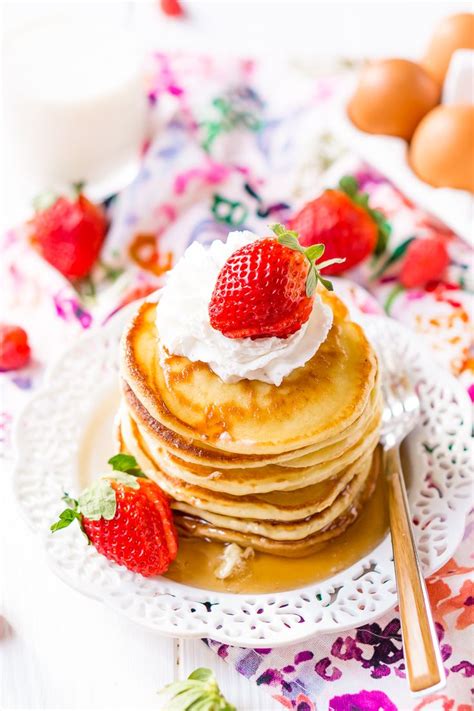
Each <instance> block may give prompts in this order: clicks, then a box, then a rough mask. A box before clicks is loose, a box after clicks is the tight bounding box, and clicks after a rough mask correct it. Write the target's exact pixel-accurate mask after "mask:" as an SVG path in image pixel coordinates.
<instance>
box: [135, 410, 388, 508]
mask: <svg viewBox="0 0 474 711" xmlns="http://www.w3.org/2000/svg"><path fill="white" fill-rule="evenodd" d="M121 435H122V438H123V442H124V446H125V448H126V449H127V451H128V452H130V453H131V454H133V455H134V456H135V458H136V459H137V461H138V463H139V465H140V466H141V468H142V470H143V471H145V473H147V474H148V475H149V476H150V478H153V479H154V480H155V481H156V482H157V483H158V484H159V485H160V487H161V488H162V489H163V490H164V491H166V492H167V493H168V494H169V495H170V496H171V497H172V498H173V499H176V500H177V501H180V502H184V503H187V504H189V505H191V506H194V507H196V508H198V509H202V510H203V511H204V512H206V511H209V512H212V513H218V514H224V515H231V516H235V517H238V518H254V519H256V520H276V521H293V520H298V519H302V518H305V517H308V516H312V515H313V514H315V513H318V512H319V511H322V510H323V509H325V508H328V507H329V506H331V504H332V503H333V502H334V500H335V499H336V498H337V496H338V495H339V494H340V493H341V492H342V491H343V490H344V489H345V487H346V486H347V484H349V482H350V481H351V480H352V478H353V477H354V476H355V475H356V474H357V473H358V471H359V470H360V468H361V460H362V459H363V457H361V458H359V459H358V460H357V461H355V462H353V463H352V464H351V465H350V466H348V467H346V468H344V469H343V470H342V471H341V472H340V473H338V475H337V476H335V477H331V478H327V479H325V480H324V481H322V482H320V483H317V484H314V485H311V486H303V487H301V488H298V489H297V490H294V491H291V492H288V491H275V490H273V491H270V492H268V493H262V494H255V493H253V494H250V493H249V494H247V495H240V496H234V495H232V494H228V493H222V492H216V491H213V490H209V489H206V488H203V487H200V486H196V485H193V484H190V483H188V482H185V481H183V480H181V479H179V478H176V477H173V476H170V475H169V474H167V473H166V472H165V471H164V470H163V469H162V468H159V467H158V466H157V465H156V463H155V462H153V460H152V459H151V458H150V457H149V452H148V451H147V450H146V447H143V446H141V443H140V440H139V439H137V438H135V437H134V432H133V425H132V423H131V422H130V421H129V422H128V423H127V422H126V421H125V422H124V423H123V425H122V427H121ZM376 443H377V440H375V443H374V445H373V447H372V449H371V451H370V452H369V453H370V454H371V452H372V451H373V448H374V447H375V445H376ZM365 456H366V455H365ZM362 466H363V464H362ZM204 515H205V514H204Z"/></svg>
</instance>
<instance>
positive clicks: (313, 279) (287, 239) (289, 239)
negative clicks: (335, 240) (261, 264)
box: [270, 225, 346, 297]
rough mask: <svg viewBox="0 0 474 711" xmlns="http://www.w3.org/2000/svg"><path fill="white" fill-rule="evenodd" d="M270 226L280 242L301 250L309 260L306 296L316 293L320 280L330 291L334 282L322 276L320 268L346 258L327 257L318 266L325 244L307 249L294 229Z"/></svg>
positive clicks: (314, 245) (340, 262) (340, 261)
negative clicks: (301, 243)
mask: <svg viewBox="0 0 474 711" xmlns="http://www.w3.org/2000/svg"><path fill="white" fill-rule="evenodd" d="M270 228H271V230H272V232H274V234H275V235H276V236H277V238H278V242H279V243H280V244H283V245H284V246H285V247H290V249H294V250H296V251H297V252H301V253H302V254H304V255H305V257H306V258H307V260H308V262H309V269H308V276H307V278H306V296H308V297H310V296H312V295H313V294H314V292H315V290H316V287H317V285H318V281H320V282H321V284H322V285H323V286H325V287H326V289H328V291H332V290H333V285H332V283H331V282H330V281H329V279H324V278H323V277H322V276H321V274H320V270H321V269H324V267H328V266H329V265H330V264H342V262H345V261H346V260H345V259H342V258H339V257H336V258H334V259H327V260H326V261H325V262H320V263H319V264H318V265H317V266H316V262H317V261H318V259H320V258H321V257H322V256H323V254H324V250H325V247H324V244H312V245H311V246H310V247H307V248H306V249H305V248H304V247H302V246H301V245H300V243H299V241H298V233H297V232H295V231H294V230H288V229H286V227H285V226H284V225H270Z"/></svg>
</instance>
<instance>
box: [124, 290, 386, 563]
mask: <svg viewBox="0 0 474 711" xmlns="http://www.w3.org/2000/svg"><path fill="white" fill-rule="evenodd" d="M321 296H322V298H323V299H324V301H325V302H326V303H327V304H329V306H330V307H331V308H332V311H333V314H334V321H333V325H332V328H331V330H330V332H329V335H328V337H327V339H326V341H325V342H324V343H323V344H322V345H321V347H320V348H319V349H318V351H317V352H316V354H315V355H314V356H313V358H312V359H311V360H309V361H308V362H307V363H306V365H305V366H303V367H301V368H297V369H296V370H294V371H293V372H292V373H291V374H290V375H289V376H288V377H286V378H285V379H284V380H283V382H282V384H281V385H280V386H278V387H277V386H275V385H271V384H267V383H263V382H260V381H257V380H241V381H239V382H237V383H224V382H223V381H222V380H221V379H220V378H219V377H218V376H217V375H216V374H215V373H214V372H213V371H212V370H211V369H210V368H209V366H208V365H207V364H205V363H202V362H191V361H189V360H188V359H187V358H185V357H183V356H176V355H173V354H170V353H168V352H167V351H166V350H165V349H164V347H163V346H162V345H161V344H160V334H159V333H158V330H157V326H156V304H154V303H144V304H143V305H142V306H141V307H140V309H139V310H138V313H137V314H136V316H135V318H134V319H133V321H132V323H131V324H130V326H129V327H128V329H127V330H126V332H125V334H124V337H123V343H122V352H121V374H122V404H121V408H120V412H119V436H120V443H121V447H122V449H123V451H127V452H129V453H130V454H132V455H133V456H134V457H135V458H136V459H137V461H138V463H139V465H140V467H141V468H142V469H143V471H144V472H145V473H146V474H147V475H148V476H149V477H151V478H152V479H155V480H156V481H157V482H158V484H159V485H160V487H161V488H162V489H163V490H164V491H166V492H167V493H168V494H169V495H170V497H171V498H172V507H173V509H174V513H175V521H176V525H177V527H178V530H179V531H180V533H182V534H185V535H189V536H197V537H200V538H208V539H213V540H218V541H223V542H235V543H238V544H241V545H244V546H251V547H252V548H255V549H256V550H260V551H265V552H268V553H273V554H276V555H287V556H303V555H307V554H309V553H312V552H314V551H315V550H317V549H318V548H319V547H320V546H321V545H322V544H323V543H325V542H326V541H328V540H330V539H331V538H334V537H335V536H337V535H339V534H340V533H342V531H344V530H345V529H346V528H347V526H348V525H350V524H351V523H352V522H353V521H354V520H355V518H356V517H357V515H358V513H359V512H360V510H361V508H362V507H363V505H364V503H365V501H366V500H367V499H368V497H369V496H370V495H371V493H372V491H373V489H374V486H375V482H376V478H377V473H378V453H377V449H376V448H377V444H378V440H379V427H380V421H381V397H380V392H379V382H378V367H377V359H376V356H375V354H374V351H373V350H372V348H371V346H370V344H369V342H368V341H367V339H366V337H365V335H364V332H363V331H362V329H361V328H360V326H358V325H357V324H355V323H354V322H352V321H351V320H350V319H349V317H348V312H347V309H346V308H345V306H344V305H343V304H342V303H341V301H340V300H339V299H338V298H337V297H336V296H334V295H333V294H331V293H329V292H326V291H324V292H323V293H322V294H321Z"/></svg>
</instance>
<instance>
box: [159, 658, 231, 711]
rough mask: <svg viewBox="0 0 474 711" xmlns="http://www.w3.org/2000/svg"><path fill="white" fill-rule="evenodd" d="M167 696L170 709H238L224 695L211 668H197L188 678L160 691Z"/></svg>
mask: <svg viewBox="0 0 474 711" xmlns="http://www.w3.org/2000/svg"><path fill="white" fill-rule="evenodd" d="M160 696H166V697H167V699H168V701H167V705H166V708H167V710H168V711H193V710H194V709H195V711H198V710H199V711H236V708H235V706H233V705H232V704H230V703H229V702H228V701H227V700H226V699H225V698H224V697H223V696H222V693H221V691H220V689H219V687H218V685H217V682H216V678H215V676H214V674H213V673H212V671H211V670H210V669H205V668H204V667H200V668H199V669H195V670H194V671H193V672H192V673H191V674H190V675H189V676H188V678H187V679H186V680H184V681H175V682H174V683H172V684H168V685H167V686H165V688H164V689H163V690H162V691H161V692H160Z"/></svg>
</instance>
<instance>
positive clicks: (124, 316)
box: [12, 300, 470, 648]
mask: <svg viewBox="0 0 474 711" xmlns="http://www.w3.org/2000/svg"><path fill="white" fill-rule="evenodd" d="M142 301H143V300H142ZM139 303H140V302H138V301H135V302H133V303H131V304H129V305H127V306H126V307H124V308H123V309H121V310H120V311H118V312H117V313H116V314H114V315H113V316H112V317H111V318H110V319H109V321H108V322H107V323H106V324H105V325H102V326H94V327H93V328H92V329H91V330H90V331H89V332H87V333H84V334H82V335H81V337H80V338H79V339H77V340H75V341H74V342H73V343H72V344H71V345H70V346H69V347H67V348H66V349H65V350H64V351H63V352H62V354H61V355H60V356H59V357H58V358H57V359H56V360H55V361H54V362H53V363H52V364H51V365H50V366H49V367H48V369H47V371H46V373H45V378H44V381H43V383H42V386H41V387H40V388H39V389H38V391H37V392H35V393H34V394H33V395H32V396H31V398H29V399H28V401H27V403H26V404H25V406H24V408H23V409H22V411H21V412H20V413H19V415H18V417H17V418H16V421H15V427H14V432H13V452H14V465H13V467H12V473H13V482H12V484H13V487H14V493H15V498H16V500H17V503H18V506H19V508H20V511H21V515H22V517H23V519H24V520H26V522H27V524H28V526H29V528H30V529H32V530H33V531H34V532H35V533H39V535H40V538H41V539H42V547H43V552H44V554H45V558H46V561H47V563H48V566H49V567H50V569H52V570H53V572H54V573H55V575H57V576H58V577H59V578H60V579H61V580H62V581H63V582H64V583H66V584H67V585H69V586H70V587H72V588H73V589H75V590H78V591H79V592H81V593H82V594H84V595H85V596H87V597H90V598H92V599H95V600H100V601H101V602H103V603H104V604H107V605H108V606H109V607H112V608H113V609H115V610H116V611H118V612H120V613H121V614H125V615H126V616H127V617H128V618H129V619H132V620H133V621H135V622H137V623H138V624H141V625H143V626H146V627H148V628H150V627H151V628H152V629H154V630H155V631H157V632H159V633H160V634H163V635H166V636H169V637H177V636H179V637H181V638H185V637H186V638H200V637H203V636H205V637H211V638H212V639H214V640H216V641H219V642H222V643H224V644H231V645H235V646H239V647H248V648H255V647H256V648H259V647H261V646H262V645H264V644H266V640H265V639H260V640H259V639H255V638H248V639H247V638H246V637H243V636H238V637H236V638H233V637H232V636H231V635H229V634H227V633H225V634H222V635H221V634H219V631H218V630H214V629H213V630H208V629H206V627H205V625H204V624H202V625H201V628H200V629H196V630H179V632H178V631H176V632H173V631H172V630H171V629H170V630H168V629H159V630H158V629H157V628H156V627H155V626H153V625H151V624H149V623H148V624H147V620H146V619H145V618H144V617H142V618H140V617H138V616H137V615H135V614H133V611H132V610H123V609H122V608H119V606H118V605H115V604H114V599H113V596H111V595H107V594H106V593H104V591H103V590H100V588H97V589H90V588H87V586H86V585H82V584H81V583H82V581H80V580H79V579H78V578H75V579H74V580H72V579H71V577H70V576H69V577H68V575H67V573H66V572H65V571H64V570H63V568H61V566H59V565H57V564H56V563H55V561H54V559H53V558H52V557H51V555H49V554H48V551H47V550H46V536H47V534H46V533H44V534H43V535H42V534H41V530H38V528H37V527H35V525H34V524H33V522H32V521H31V520H30V519H29V518H28V516H27V515H26V513H27V512H26V510H25V509H24V507H23V505H22V501H21V495H20V493H19V490H18V476H17V474H18V473H19V472H20V470H21V467H22V465H23V459H24V457H25V455H24V454H23V453H22V451H21V450H22V436H23V435H22V429H23V426H22V423H23V420H24V419H25V417H26V416H27V411H28V409H29V407H30V406H31V403H32V402H34V401H35V400H36V399H39V398H41V397H44V396H45V394H46V393H47V392H48V390H50V389H51V387H52V386H53V379H54V373H55V372H56V371H57V370H58V368H61V366H62V363H63V362H64V360H65V359H66V358H68V357H70V355H71V354H72V353H74V351H75V350H76V349H77V348H78V345H79V344H83V343H84V342H88V341H94V340H95V339H96V338H98V337H100V336H104V332H105V330H107V331H110V332H111V333H112V334H115V333H116V331H117V330H118V329H120V330H121V329H122V328H123V326H124V324H125V323H126V321H127V320H128V319H129V318H130V316H131V315H132V314H133V313H134V312H135V310H136V309H137V307H138V305H139ZM362 316H363V319H362V320H366V319H378V320H379V321H380V322H383V321H387V322H390V323H391V324H396V327H397V328H399V329H400V330H402V331H404V332H405V334H406V335H409V336H410V338H411V339H415V340H416V341H417V342H418V344H419V347H420V350H421V352H422V353H425V354H426V353H429V351H428V349H427V348H426V346H425V345H424V344H423V342H422V340H421V338H420V337H419V336H418V335H417V334H416V333H413V331H411V330H410V329H408V328H407V327H406V326H404V325H403V324H401V323H400V322H398V321H395V320H394V319H390V318H388V317H387V316H384V315H380V316H379V315H377V316H372V315H369V316H366V315H365V314H363V315H362ZM432 367H433V369H434V370H435V371H438V372H439V373H440V374H442V377H443V380H444V382H446V383H447V384H448V387H449V388H450V389H451V390H454V391H455V394H456V396H457V397H458V398H459V400H460V401H461V402H462V401H464V402H463V403H462V404H463V406H464V408H466V411H470V403H469V400H468V397H467V393H466V392H465V390H464V389H463V388H462V385H461V384H460V383H459V382H458V380H456V378H454V376H453V375H452V374H451V373H449V372H448V371H447V370H445V369H443V368H442V367H441V366H440V365H438V364H437V363H433V364H432ZM464 508H465V510H463V511H462V520H463V523H464V522H465V517H466V515H467V513H468V509H469V506H465V507H464ZM460 513H461V512H460ZM463 529H464V525H463V526H460V527H459V533H458V535H457V536H456V539H455V545H454V546H450V549H449V550H447V551H445V553H444V554H443V555H441V556H439V558H438V559H437V561H436V566H435V567H434V568H430V570H429V573H428V574H429V575H431V574H433V573H434V572H436V571H437V570H439V568H441V567H442V566H443V565H444V564H445V563H446V562H447V561H448V560H449V559H450V558H451V557H452V555H453V554H454V552H455V550H456V549H457V547H458V546H459V544H460V542H461V540H462V535H463ZM387 546H389V547H390V548H391V543H390V532H389V531H388V532H387V534H386V536H385V537H384V538H383V539H382V540H381V541H380V542H379V543H378V544H377V546H376V547H375V548H374V549H373V550H372V551H370V552H369V553H367V554H366V555H365V556H363V557H362V558H361V559H359V560H358V561H356V562H355V563H353V564H352V565H351V566H349V567H348V568H345V569H344V570H342V571H339V572H338V573H336V574H335V575H333V576H330V577H328V578H326V579H325V580H323V581H318V582H315V583H311V584H309V585H305V586H302V587H299V588H291V589H289V590H286V591H280V592H277V593H259V594H249V593H245V592H242V593H229V592H214V591H209V590H207V589H205V588H197V587H194V586H190V585H185V584H183V583H178V582H175V581H170V580H168V579H165V578H162V580H165V581H166V585H170V586H171V587H173V588H175V589H176V590H177V591H178V593H179V592H180V591H181V592H183V591H187V593H188V595H189V594H193V593H195V592H197V593H198V594H201V593H204V594H205V595H209V596H210V597H211V598H212V597H218V598H219V599H220V600H222V601H224V602H225V601H228V600H234V599H235V598H239V599H242V600H243V599H244V598H245V597H247V598H251V599H252V600H257V601H259V600H261V601H262V603H263V601H264V600H268V598H269V597H271V598H272V599H275V600H279V599H283V598H284V597H285V596H286V595H288V594H293V595H296V594H298V593H299V592H300V593H304V592H307V593H308V594H311V593H312V594H313V595H314V593H315V592H316V590H317V586H318V585H319V584H320V583H326V585H327V584H328V581H331V584H332V583H333V582H334V587H337V585H338V584H339V582H340V579H341V578H342V576H346V577H347V578H349V575H348V574H349V571H351V570H353V569H355V568H356V567H359V569H360V563H361V561H362V560H364V559H370V557H373V556H375V554H376V552H377V551H379V549H381V548H383V547H387ZM97 555H99V554H97ZM104 560H105V559H104ZM390 560H392V556H391V553H390ZM107 564H108V565H115V564H113V563H110V562H109V561H107ZM392 566H393V563H392ZM117 567H118V566H117ZM354 572H355V571H354ZM387 594H388V593H387ZM185 597H186V596H185V595H183V596H182V599H185ZM397 599H398V597H397V593H396V590H395V591H394V592H393V593H391V600H389V601H387V602H388V603H389V604H386V605H385V606H382V607H383V609H377V610H374V611H373V612H372V613H371V612H366V611H364V612H363V616H362V619H359V620H357V619H356V618H353V619H352V620H351V621H348V624H344V623H335V622H333V623H332V624H331V625H326V626H324V625H319V624H318V627H317V629H314V626H315V624H316V623H306V624H305V625H303V626H302V629H301V633H299V634H294V629H293V634H292V635H291V637H289V638H282V639H280V640H279V639H276V638H275V639H271V641H270V640H269V643H270V645H271V647H272V648H276V647H281V646H287V645H289V644H294V643H299V642H303V641H305V640H307V639H309V638H311V637H314V636H315V635H318V634H328V633H335V632H336V631H337V632H342V631H344V630H348V629H353V628H354V627H356V626H358V625H360V624H368V623H370V622H372V621H374V620H376V619H378V618H379V617H381V616H382V615H383V614H386V613H387V612H389V611H390V610H391V609H393V607H394V606H395V605H396V604H397ZM314 604H315V605H317V601H316V600H315V601H314ZM311 628H312V629H311Z"/></svg>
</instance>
